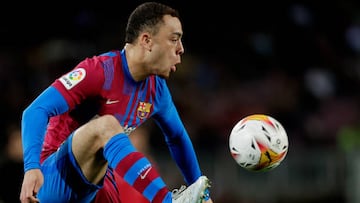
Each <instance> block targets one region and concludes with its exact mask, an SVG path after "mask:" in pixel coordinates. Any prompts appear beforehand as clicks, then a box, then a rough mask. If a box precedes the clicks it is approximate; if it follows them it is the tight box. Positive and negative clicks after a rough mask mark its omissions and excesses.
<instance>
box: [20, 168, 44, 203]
mask: <svg viewBox="0 0 360 203" xmlns="http://www.w3.org/2000/svg"><path fill="white" fill-rule="evenodd" d="M43 183H44V176H43V174H42V172H41V170H40V169H31V170H29V171H27V172H26V173H25V175H24V180H23V183H22V187H21V192H20V201H21V203H38V202H40V200H39V199H38V198H36V194H37V193H38V192H39V189H40V187H41V186H42V185H43Z"/></svg>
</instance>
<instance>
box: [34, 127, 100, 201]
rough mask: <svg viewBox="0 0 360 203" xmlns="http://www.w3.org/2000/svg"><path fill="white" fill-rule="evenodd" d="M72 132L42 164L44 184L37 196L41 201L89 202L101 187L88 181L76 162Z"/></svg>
mask: <svg viewBox="0 0 360 203" xmlns="http://www.w3.org/2000/svg"><path fill="white" fill-rule="evenodd" d="M72 138H73V134H71V135H70V136H69V137H68V139H67V140H66V141H65V142H64V143H63V144H62V145H61V146H60V148H59V149H58V151H56V152H55V153H53V154H52V155H50V156H49V157H48V158H47V159H46V160H45V161H44V162H43V164H42V166H41V170H42V172H43V174H44V184H43V186H42V187H41V188H40V190H39V193H38V195H37V197H38V198H39V199H40V202H41V203H46V202H51V203H65V202H66V203H68V202H69V203H70V202H74V203H75V202H76V203H89V202H91V201H92V200H93V199H94V198H95V195H96V193H97V191H98V190H99V189H100V188H101V187H102V184H103V183H101V184H99V185H95V184H92V183H90V182H89V181H88V180H87V179H86V178H85V176H84V175H83V173H82V172H81V169H80V167H79V165H78V164H77V162H76V160H75V157H74V154H73V153H72V149H71V143H72Z"/></svg>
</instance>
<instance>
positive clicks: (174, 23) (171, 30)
mask: <svg viewBox="0 0 360 203" xmlns="http://www.w3.org/2000/svg"><path fill="white" fill-rule="evenodd" d="M160 32H165V33H167V34H174V35H179V36H182V34H183V30H182V26H181V22H180V20H179V19H178V18H177V17H172V16H170V15H165V16H164V24H162V25H161V27H160Z"/></svg>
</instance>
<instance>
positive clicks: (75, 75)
mask: <svg viewBox="0 0 360 203" xmlns="http://www.w3.org/2000/svg"><path fill="white" fill-rule="evenodd" d="M85 76H86V71H85V69H84V68H77V69H75V70H73V71H71V72H69V73H67V74H65V75H64V76H62V77H61V78H60V82H61V83H62V84H63V85H64V87H65V88H66V89H68V90H69V89H71V88H73V87H74V86H76V85H77V84H79V82H81V81H82V80H83V79H84V78H85Z"/></svg>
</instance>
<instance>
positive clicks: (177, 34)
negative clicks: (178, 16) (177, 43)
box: [173, 32, 183, 37]
mask: <svg viewBox="0 0 360 203" xmlns="http://www.w3.org/2000/svg"><path fill="white" fill-rule="evenodd" d="M173 35H176V36H178V37H181V36H182V35H183V34H182V33H181V32H174V33H173Z"/></svg>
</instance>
